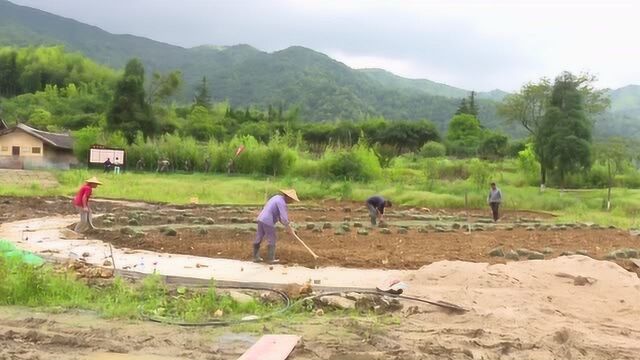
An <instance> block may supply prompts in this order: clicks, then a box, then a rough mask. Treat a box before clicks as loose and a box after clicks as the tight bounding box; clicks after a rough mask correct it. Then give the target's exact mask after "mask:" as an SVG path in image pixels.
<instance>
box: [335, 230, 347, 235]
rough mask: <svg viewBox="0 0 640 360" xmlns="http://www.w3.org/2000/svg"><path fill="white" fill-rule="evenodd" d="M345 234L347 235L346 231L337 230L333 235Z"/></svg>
mask: <svg viewBox="0 0 640 360" xmlns="http://www.w3.org/2000/svg"><path fill="white" fill-rule="evenodd" d="M344 234H346V232H345V231H344V230H342V229H336V230H335V231H334V232H333V235H344Z"/></svg>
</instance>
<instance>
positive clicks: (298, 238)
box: [293, 231, 319, 259]
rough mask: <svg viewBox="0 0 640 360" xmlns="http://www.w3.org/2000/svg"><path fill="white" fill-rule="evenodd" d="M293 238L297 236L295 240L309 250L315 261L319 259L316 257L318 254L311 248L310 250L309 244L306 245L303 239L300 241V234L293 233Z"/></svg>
mask: <svg viewBox="0 0 640 360" xmlns="http://www.w3.org/2000/svg"><path fill="white" fill-rule="evenodd" d="M293 236H295V238H296V239H297V240H298V241H300V243H301V244H302V246H304V248H305V249H307V251H309V253H310V254H311V255H312V256H313V258H314V259H317V258H319V256H318V255H316V253H314V252H313V250H311V248H309V247H308V246H307V244H305V243H304V241H302V239H300V237H299V236H298V234H296V232H295V231H294V232H293Z"/></svg>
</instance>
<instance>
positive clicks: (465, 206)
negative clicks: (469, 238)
mask: <svg viewBox="0 0 640 360" xmlns="http://www.w3.org/2000/svg"><path fill="white" fill-rule="evenodd" d="M464 212H465V213H466V214H467V232H468V233H471V222H470V221H469V196H468V190H466V189H465V191H464Z"/></svg>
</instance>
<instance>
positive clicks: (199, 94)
mask: <svg viewBox="0 0 640 360" xmlns="http://www.w3.org/2000/svg"><path fill="white" fill-rule="evenodd" d="M193 106H202V107H203V108H205V109H210V108H211V94H210V93H209V85H207V77H206V76H203V77H202V81H201V82H200V84H199V85H198V86H197V87H196V97H195V98H194V99H193Z"/></svg>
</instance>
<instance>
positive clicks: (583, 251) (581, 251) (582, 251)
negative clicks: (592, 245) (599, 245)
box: [576, 250, 589, 256]
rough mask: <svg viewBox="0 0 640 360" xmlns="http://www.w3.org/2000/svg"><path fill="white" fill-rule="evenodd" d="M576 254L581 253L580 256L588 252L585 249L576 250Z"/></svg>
mask: <svg viewBox="0 0 640 360" xmlns="http://www.w3.org/2000/svg"><path fill="white" fill-rule="evenodd" d="M576 254H578V255H582V256H589V252H588V251H587V250H578V251H576Z"/></svg>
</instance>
